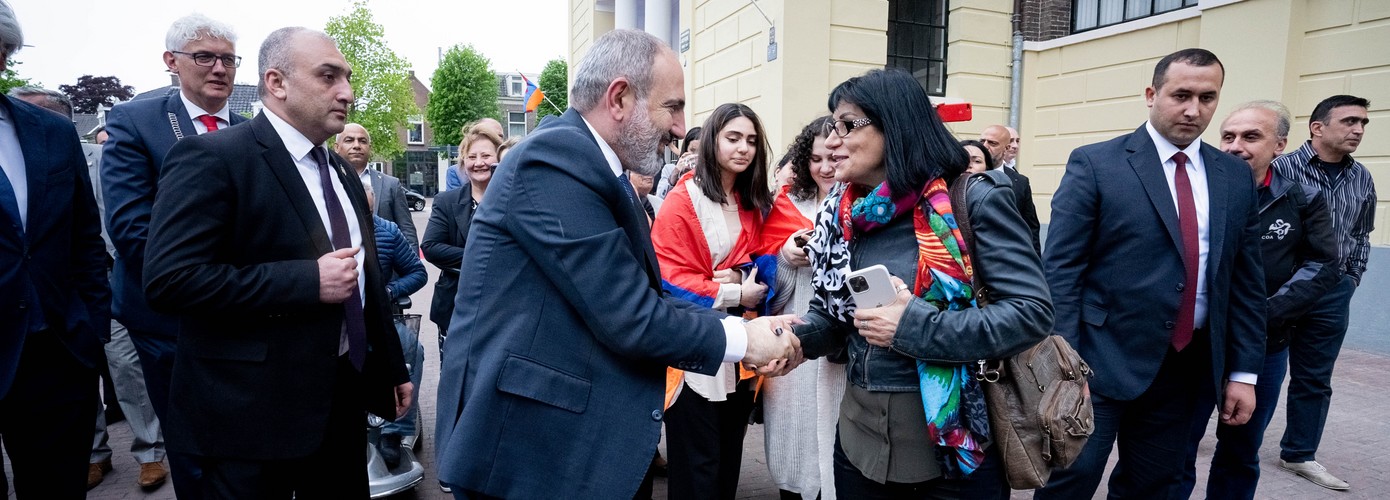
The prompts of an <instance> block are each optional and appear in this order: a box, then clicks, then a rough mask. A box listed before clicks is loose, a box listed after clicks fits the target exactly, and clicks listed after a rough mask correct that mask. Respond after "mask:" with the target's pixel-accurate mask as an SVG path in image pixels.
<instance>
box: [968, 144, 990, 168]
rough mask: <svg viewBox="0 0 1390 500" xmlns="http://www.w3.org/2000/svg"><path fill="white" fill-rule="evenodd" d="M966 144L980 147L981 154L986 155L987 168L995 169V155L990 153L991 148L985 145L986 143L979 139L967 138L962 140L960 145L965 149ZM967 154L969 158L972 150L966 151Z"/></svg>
mask: <svg viewBox="0 0 1390 500" xmlns="http://www.w3.org/2000/svg"><path fill="white" fill-rule="evenodd" d="M966 146H975V147H976V148H979V149H980V154H981V155H984V157H985V170H994V157H993V156H990V154H989V148H987V147H985V143H983V142H980V141H977V140H974V139H966V140H963V141H960V147H961V149H965V147H966ZM965 155H966V157H967V158H969V156H970V152H969V151H966V152H965ZM966 167H967V168H969V164H968V163H967V164H966Z"/></svg>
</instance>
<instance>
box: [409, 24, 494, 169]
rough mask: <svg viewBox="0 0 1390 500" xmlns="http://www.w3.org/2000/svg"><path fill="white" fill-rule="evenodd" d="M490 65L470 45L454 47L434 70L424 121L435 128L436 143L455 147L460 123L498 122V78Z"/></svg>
mask: <svg viewBox="0 0 1390 500" xmlns="http://www.w3.org/2000/svg"><path fill="white" fill-rule="evenodd" d="M491 66H492V62H491V61H489V60H488V58H486V57H484V56H483V54H482V53H480V52H478V51H477V49H474V48H473V46H472V45H455V46H453V47H450V48H449V51H448V52H445V53H444V61H442V62H440V63H439V69H436V70H435V71H434V76H433V77H432V78H431V80H430V81H431V86H433V87H434V92H433V93H431V94H430V103H429V106H426V110H425V119H426V120H428V121H429V122H430V125H431V126H432V127H434V142H435V144H445V145H453V144H458V143H459V141H460V140H461V139H462V138H463V130H462V128H463V124H465V123H468V122H471V121H473V120H477V119H480V118H493V119H498V120H500V119H501V118H502V111H501V109H500V108H498V106H497V92H498V87H497V75H496V74H494V73H493V72H492V68H491Z"/></svg>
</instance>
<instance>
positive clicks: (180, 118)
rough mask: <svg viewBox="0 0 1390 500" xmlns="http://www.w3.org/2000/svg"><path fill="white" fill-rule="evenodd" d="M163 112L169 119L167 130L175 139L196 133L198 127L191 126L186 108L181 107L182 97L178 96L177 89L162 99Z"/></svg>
mask: <svg viewBox="0 0 1390 500" xmlns="http://www.w3.org/2000/svg"><path fill="white" fill-rule="evenodd" d="M164 114H165V118H167V119H168V120H169V130H170V133H171V134H173V135H174V140H175V141H177V140H180V139H183V138H184V137H189V136H194V135H198V129H196V128H193V121H192V119H190V118H189V117H188V108H185V107H183V99H182V98H180V97H179V91H178V90H177V89H175V90H174V91H173V92H172V93H170V94H169V97H168V98H167V99H165V100H164Z"/></svg>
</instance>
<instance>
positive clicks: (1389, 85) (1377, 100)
mask: <svg viewBox="0 0 1390 500" xmlns="http://www.w3.org/2000/svg"><path fill="white" fill-rule="evenodd" d="M1347 93H1348V94H1351V95H1354V96H1358V97H1365V98H1367V99H1370V100H1371V106H1372V107H1374V108H1375V109H1390V67H1382V68H1379V70H1378V71H1372V72H1367V73H1360V74H1355V75H1351V76H1350V77H1348V78H1347ZM1380 125H1381V126H1382V127H1385V132H1384V134H1385V136H1384V137H1386V140H1385V141H1383V142H1385V143H1386V144H1390V123H1381V124H1380Z"/></svg>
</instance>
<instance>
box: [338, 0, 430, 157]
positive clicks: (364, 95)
mask: <svg viewBox="0 0 1390 500" xmlns="http://www.w3.org/2000/svg"><path fill="white" fill-rule="evenodd" d="M324 32H325V33H328V36H331V37H333V39H334V41H336V42H337V44H338V50H339V51H341V52H342V53H343V58H344V59H347V62H348V64H350V65H352V92H353V95H354V96H356V102H355V103H354V105H353V108H352V109H351V110H349V111H348V121H349V122H352V123H357V124H360V125H362V127H363V128H366V129H367V133H368V134H370V135H371V138H372V156H374V157H375V158H376V159H386V160H391V159H395V158H396V157H398V156H400V155H401V154H402V153H404V152H405V146H404V145H403V142H402V139H401V131H400V130H401V128H402V127H404V126H405V125H406V121H407V120H409V118H410V117H411V116H414V115H419V114H420V107H419V106H417V105H416V104H415V94H414V92H413V91H412V85H411V81H410V74H411V71H410V62H408V61H406V60H405V59H404V58H402V57H400V56H397V55H396V53H395V52H394V51H392V50H391V48H390V47H388V46H387V45H386V32H385V29H384V28H382V26H381V25H380V24H377V23H376V21H375V20H374V19H373V18H372V11H371V9H370V7H369V6H368V2H367V1H365V0H363V1H358V2H354V3H353V5H352V10H351V11H350V12H348V13H347V14H344V15H342V16H335V17H330V18H329V19H328V24H327V25H326V26H325V27H324Z"/></svg>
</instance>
